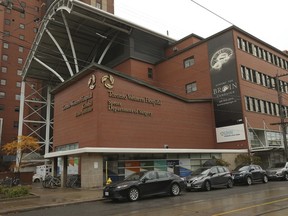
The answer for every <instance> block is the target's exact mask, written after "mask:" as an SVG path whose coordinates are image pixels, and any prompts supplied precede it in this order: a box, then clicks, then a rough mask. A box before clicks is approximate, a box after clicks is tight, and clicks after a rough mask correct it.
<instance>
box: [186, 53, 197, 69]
mask: <svg viewBox="0 0 288 216" xmlns="http://www.w3.org/2000/svg"><path fill="white" fill-rule="evenodd" d="M194 63H195V60H194V56H192V57H189V58H186V59H184V61H183V64H184V68H188V67H191V66H192V65H193V64H194Z"/></svg>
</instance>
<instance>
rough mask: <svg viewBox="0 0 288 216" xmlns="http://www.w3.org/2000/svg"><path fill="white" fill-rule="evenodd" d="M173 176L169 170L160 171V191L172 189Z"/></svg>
mask: <svg viewBox="0 0 288 216" xmlns="http://www.w3.org/2000/svg"><path fill="white" fill-rule="evenodd" d="M171 182H172V177H171V175H169V173H168V172H165V171H158V189H157V191H158V193H165V192H167V191H169V190H170V185H171Z"/></svg>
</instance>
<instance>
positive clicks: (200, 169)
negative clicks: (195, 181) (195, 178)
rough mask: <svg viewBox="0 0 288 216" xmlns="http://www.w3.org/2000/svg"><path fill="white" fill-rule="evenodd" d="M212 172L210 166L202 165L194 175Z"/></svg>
mask: <svg viewBox="0 0 288 216" xmlns="http://www.w3.org/2000/svg"><path fill="white" fill-rule="evenodd" d="M209 172H210V168H209V167H201V168H198V169H197V170H195V171H194V172H193V173H192V175H200V174H201V175H207V174H208V173H209Z"/></svg>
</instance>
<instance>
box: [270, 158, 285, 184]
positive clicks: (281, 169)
mask: <svg viewBox="0 0 288 216" xmlns="http://www.w3.org/2000/svg"><path fill="white" fill-rule="evenodd" d="M266 172H267V176H268V179H269V180H273V179H277V180H278V179H281V180H286V181H288V162H279V163H275V164H273V165H272V166H271V167H269V168H268V169H266Z"/></svg>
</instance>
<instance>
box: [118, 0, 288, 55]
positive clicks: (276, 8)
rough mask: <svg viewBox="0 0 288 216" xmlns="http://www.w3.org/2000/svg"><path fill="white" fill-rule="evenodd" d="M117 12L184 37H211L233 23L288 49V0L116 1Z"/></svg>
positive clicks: (135, 20)
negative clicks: (192, 35)
mask: <svg viewBox="0 0 288 216" xmlns="http://www.w3.org/2000/svg"><path fill="white" fill-rule="evenodd" d="M114 1H115V15H117V16H119V17H121V18H124V19H125V20H128V21H131V22H133V23H136V24H138V25H141V26H143V27H146V28H148V29H151V30H153V31H156V32H158V33H160V34H164V35H166V34H167V31H168V32H169V36H170V37H172V38H174V39H181V38H183V37H185V36H187V35H189V34H191V33H194V34H197V35H199V36H201V37H204V38H206V37H208V36H210V35H213V34H215V33H217V32H219V31H221V30H223V29H225V28H227V27H229V26H231V23H233V24H234V25H236V26H238V27H239V28H241V29H243V30H244V31H246V32H248V33H250V34H252V35H254V36H255V37H257V38H259V39H261V40H263V41H264V42H266V43H269V44H270V45H272V46H274V47H276V48H278V49H280V50H288V26H287V20H288V18H287V16H288V13H287V8H288V1H287V0H274V1H271V0H270V1H269V0H241V1H240V0H195V2H197V3H198V4H200V5H202V6H204V7H206V8H208V9H209V10H211V11H213V12H214V13H216V14H218V15H219V16H221V17H223V18H224V19H226V20H227V21H229V22H226V21H224V20H223V19H221V18H219V17H217V16H216V15H214V14H212V13H210V12H209V11H207V10H205V9H204V8H202V7H200V6H199V5H197V4H195V3H194V2H193V1H191V0H114Z"/></svg>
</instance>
